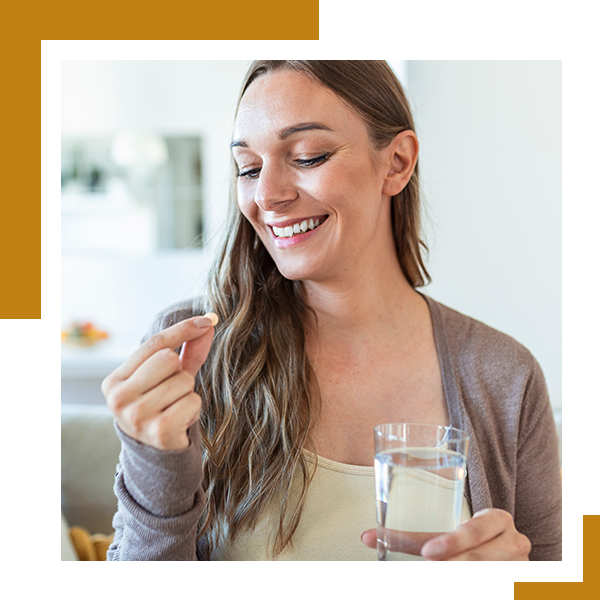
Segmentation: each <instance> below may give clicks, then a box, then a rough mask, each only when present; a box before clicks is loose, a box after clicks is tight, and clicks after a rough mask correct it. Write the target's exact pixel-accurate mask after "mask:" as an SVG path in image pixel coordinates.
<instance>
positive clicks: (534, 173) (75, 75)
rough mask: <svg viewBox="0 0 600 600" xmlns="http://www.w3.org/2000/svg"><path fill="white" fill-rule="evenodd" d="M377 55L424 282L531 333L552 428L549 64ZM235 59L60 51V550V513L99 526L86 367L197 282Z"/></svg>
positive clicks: (554, 88) (102, 414)
mask: <svg viewBox="0 0 600 600" xmlns="http://www.w3.org/2000/svg"><path fill="white" fill-rule="evenodd" d="M388 62H389V63H390V65H391V66H392V68H393V69H394V70H395V71H396V73H397V74H398V76H399V78H400V80H401V82H402V83H403V85H404V87H405V90H406V93H407V96H408V98H409V101H410V103H411V106H412V109H413V114H414V118H415V122H416V125H417V134H418V136H419V140H420V159H419V160H420V173H421V181H422V186H423V191H424V197H425V205H426V214H425V219H424V227H425V236H426V240H427V243H428V245H429V249H430V254H429V258H428V261H427V265H428V269H429V272H430V274H431V276H432V278H433V282H432V284H430V285H429V286H427V287H425V288H424V289H423V292H424V293H426V294H428V295H430V296H432V297H433V298H435V299H436V300H438V301H439V302H442V303H443V304H446V305H448V306H450V307H452V308H454V309H456V310H458V311H460V312H463V313H465V314H467V315H469V316H471V317H474V318H476V319H479V320H481V321H483V322H485V323H487V324H489V325H491V326H492V327H495V328H496V329H499V330H501V331H503V332H505V333H507V334H509V335H511V336H512V337H514V338H516V339H517V340H518V341H520V342H521V343H523V344H524V345H525V346H526V347H528V348H529V349H530V350H531V352H532V353H533V354H534V356H535V357H536V358H537V359H538V361H539V362H540V364H541V366H542V369H543V371H544V374H545V376H546V379H547V382H548V387H549V391H550V398H551V402H552V406H553V409H554V412H555V417H556V421H557V427H558V430H559V433H560V431H561V410H562V397H561V386H562V379H561V63H560V61H394V60H390V61H388ZM249 64H250V61H126V60H121V61H64V62H63V63H62V84H61V85H62V124H61V127H62V144H61V156H62V161H61V164H62V166H61V190H62V282H61V283H62V316H61V319H62V411H61V412H62V516H63V542H64V543H63V552H67V551H69V550H72V544H69V543H68V541H67V542H65V541H64V540H65V539H66V538H65V535H66V534H65V531H66V527H67V526H73V525H77V526H78V525H81V526H83V527H85V528H86V529H87V530H88V531H91V532H102V533H106V534H110V532H111V531H112V527H111V518H112V515H113V514H114V511H115V508H116V499H115V497H114V494H113V492H112V480H113V475H114V465H115V463H116V462H117V460H118V458H117V457H118V451H119V444H118V440H117V439H116V436H115V435H114V432H113V431H112V418H111V416H110V414H109V413H108V411H107V409H106V407H105V405H104V398H103V397H102V394H101V392H100V382H101V381H102V379H103V378H104V377H105V376H106V375H107V374H109V373H110V372H111V371H112V370H114V369H115V368H116V367H117V366H118V365H119V364H121V363H122V362H123V361H124V360H125V359H126V358H127V357H128V356H129V355H130V354H131V353H132V352H133V351H134V350H135V348H136V347H137V346H138V344H139V342H140V339H141V338H142V336H143V335H144V334H145V332H146V331H147V329H148V328H149V326H150V324H151V323H152V321H153V319H154V316H155V315H156V313H158V312H159V311H161V310H162V309H164V308H166V307H167V306H168V305H170V304H172V303H174V302H177V301H179V300H182V299H185V298H188V297H190V296H192V295H194V294H197V293H200V292H201V291H202V289H203V286H204V281H205V278H206V274H207V270H208V268H209V265H210V264H211V262H212V260H213V257H214V255H215V250H216V248H217V246H218V243H219V241H220V236H221V235H223V230H222V224H223V221H224V218H225V213H226V206H227V195H228V169H229V160H230V151H229V142H230V140H231V131H232V125H233V115H234V110H235V104H236V100H237V95H238V91H239V87H240V84H241V81H242V79H243V77H244V74H245V72H246V69H247V67H248V66H249ZM65 517H66V519H65ZM79 533H81V532H79ZM73 540H75V541H76V542H77V537H76V536H75V537H73V528H72V527H71V541H73ZM84 541H85V544H84V545H83V546H78V548H77V553H78V557H79V559H81V557H82V554H81V547H83V548H84V556H91V554H89V553H90V552H91V551H90V550H89V548H91V547H92V546H90V544H89V540H88V539H86V540H84ZM96 541H97V542H98V540H96ZM98 543H99V542H98ZM86 552H87V554H85V553H86ZM104 553H105V550H104V551H102V552H99V555H102V556H104ZM71 556H72V558H73V555H71ZM63 558H64V559H68V557H67V558H65V555H63ZM75 559H77V558H75ZM92 559H93V558H92ZM83 560H90V558H83Z"/></svg>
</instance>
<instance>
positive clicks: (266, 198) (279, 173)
mask: <svg viewBox="0 0 600 600" xmlns="http://www.w3.org/2000/svg"><path fill="white" fill-rule="evenodd" d="M297 196H298V193H297V191H296V190H295V188H294V186H293V182H292V180H291V179H290V177H289V174H287V173H286V172H285V168H281V167H278V166H276V165H265V164H263V166H262V168H261V170H260V174H259V176H258V185H257V186H256V188H255V193H254V201H255V202H256V204H258V206H259V207H260V208H261V209H262V210H264V211H272V210H275V209H276V207H277V206H279V205H281V204H282V203H284V202H291V201H292V200H294V199H295V198H296V197H297Z"/></svg>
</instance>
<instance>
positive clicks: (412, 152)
mask: <svg viewBox="0 0 600 600" xmlns="http://www.w3.org/2000/svg"><path fill="white" fill-rule="evenodd" d="M384 152H385V154H386V157H387V158H386V166H387V168H388V172H387V175H386V176H385V179H384V182H383V190H382V192H383V193H384V194H385V195H386V196H395V195H396V194H399V193H400V192H401V191H402V190H403V189H404V188H405V187H406V185H407V184H408V181H409V180H410V178H411V175H412V174H413V171H414V170H415V167H416V165H417V158H418V156H419V140H418V139H417V135H416V134H415V132H414V131H411V130H406V131H401V132H400V133H399V134H398V135H397V136H396V137H395V138H394V139H393V140H392V142H391V143H390V145H389V146H388V147H387V148H386V149H385V150H384Z"/></svg>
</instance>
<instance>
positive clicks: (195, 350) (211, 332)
mask: <svg viewBox="0 0 600 600" xmlns="http://www.w3.org/2000/svg"><path fill="white" fill-rule="evenodd" d="M205 316H206V317H209V318H211V320H212V321H213V326H212V327H209V328H208V329H207V330H206V333H204V334H203V335H201V336H200V337H197V338H194V339H193V340H188V341H187V342H185V343H184V344H183V347H182V349H181V355H180V361H181V367H182V369H183V370H184V371H187V372H188V373H189V374H190V375H192V376H193V377H195V376H196V373H198V371H199V369H200V367H201V366H202V365H203V364H204V363H205V361H206V358H207V357H208V353H209V351H210V347H211V345H212V342H213V338H214V337H215V328H214V326H215V325H216V324H217V323H218V321H219V319H218V317H217V315H215V314H214V313H208V314H207V315H205Z"/></svg>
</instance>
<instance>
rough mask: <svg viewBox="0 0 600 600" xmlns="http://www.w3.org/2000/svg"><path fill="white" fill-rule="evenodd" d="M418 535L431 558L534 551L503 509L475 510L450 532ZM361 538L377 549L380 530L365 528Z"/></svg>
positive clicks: (509, 556) (514, 556)
mask: <svg viewBox="0 0 600 600" xmlns="http://www.w3.org/2000/svg"><path fill="white" fill-rule="evenodd" d="M416 535H417V536H419V537H420V539H421V542H424V543H423V544H422V546H421V547H420V548H421V552H420V554H421V556H423V558H426V559H428V560H529V558H528V557H529V553H530V552H531V542H530V541H529V540H528V539H527V538H526V537H525V536H524V535H522V534H521V533H519V532H518V531H517V530H516V529H515V523H514V521H513V518H512V516H511V515H510V513H508V512H506V511H505V510H501V509H499V508H486V509H484V510H482V511H479V512H478V513H475V514H474V515H473V517H472V518H471V519H469V520H468V521H466V522H465V523H463V524H462V525H461V526H460V527H459V528H458V529H456V530H455V531H452V532H450V533H442V534H429V535H427V534H416ZM425 538H428V539H425ZM361 539H362V541H363V543H364V544H365V545H366V546H368V547H369V548H376V547H377V530H376V529H369V530H368V531H365V533H363V535H362V538H361ZM411 553H412V554H417V553H418V549H414V550H413V551H412V552H411Z"/></svg>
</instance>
